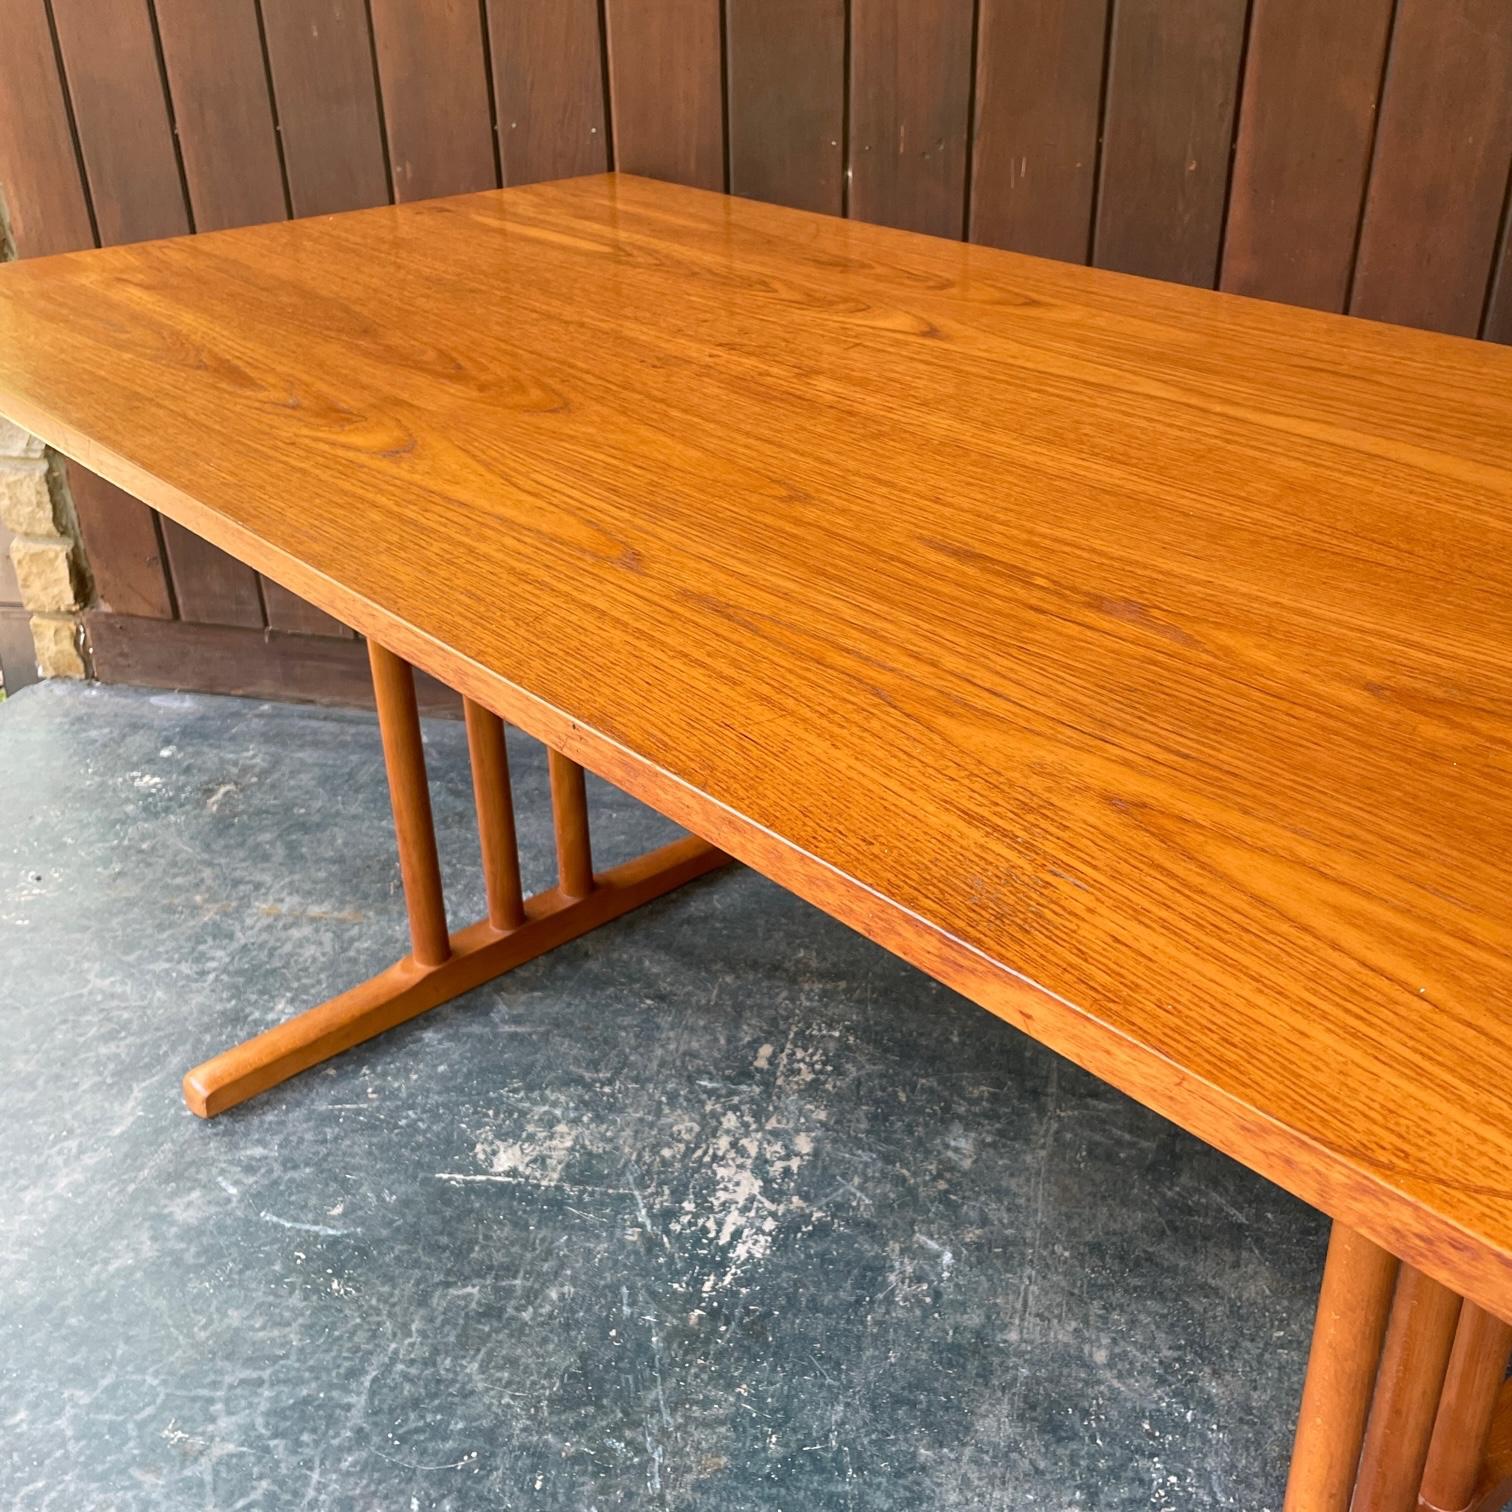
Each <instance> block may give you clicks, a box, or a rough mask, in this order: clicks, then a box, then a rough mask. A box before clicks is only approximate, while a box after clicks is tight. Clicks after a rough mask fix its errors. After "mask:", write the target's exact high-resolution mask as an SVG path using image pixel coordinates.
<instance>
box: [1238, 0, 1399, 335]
mask: <svg viewBox="0 0 1512 1512" xmlns="http://www.w3.org/2000/svg"><path fill="white" fill-rule="evenodd" d="M1392 5H1393V0H1334V3H1333V4H1330V5H1324V6H1319V5H1316V4H1314V3H1313V0H1256V4H1255V13H1254V20H1253V21H1252V23H1251V29H1250V43H1249V54H1248V61H1247V63H1246V66H1245V80H1244V103H1243V107H1242V109H1241V112H1240V120H1239V134H1238V144H1237V148H1236V152H1235V158H1234V182H1233V189H1232V192H1231V194H1230V197H1229V218H1228V231H1227V235H1226V238H1225V241H1224V253H1223V274H1222V280H1221V282H1222V286H1223V287H1224V288H1225V289H1231V290H1233V291H1234V292H1235V293H1238V294H1253V295H1255V296H1257V297H1259V298H1262V299H1276V300H1281V301H1282V302H1283V303H1286V304H1299V305H1310V306H1312V307H1313V308H1314V309H1318V310H1342V309H1343V308H1344V304H1345V301H1346V300H1347V299H1348V297H1349V280H1350V276H1351V274H1352V272H1353V267H1354V249H1355V237H1356V233H1357V231H1358V228H1359V223H1360V214H1361V211H1362V209H1363V207H1364V201H1365V178H1366V174H1367V173H1368V172H1369V169H1370V152H1371V144H1372V142H1373V140H1374V137H1375V120H1376V96H1377V94H1378V92H1379V90H1380V87H1381V68H1382V64H1383V62H1384V59H1385V52H1386V39H1387V36H1388V35H1389V33H1390V30H1391V13H1392Z"/></svg>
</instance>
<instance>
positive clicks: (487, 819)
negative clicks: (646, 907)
mask: <svg viewBox="0 0 1512 1512" xmlns="http://www.w3.org/2000/svg"><path fill="white" fill-rule="evenodd" d="M370 651H371V658H372V664H373V687H374V692H375V695H376V698H377V705H378V723H379V728H380V731H381V733H382V737H383V751H384V760H385V763H386V765H387V768H388V777H389V793H390V798H391V800H392V802H393V808H394V830H395V837H396V840H397V842H398V847H399V862H400V872H401V875H402V877H403V881H404V897H405V904H406V907H407V909H408V913H409V921H410V941H411V951H410V954H409V955H407V956H405V957H404V958H403V959H402V960H400V961H397V962H395V964H394V965H392V966H390V967H389V968H388V969H387V970H386V971H381V972H379V973H378V975H377V976H375V977H370V978H369V979H368V980H367V981H365V982H362V983H359V984H358V985H357V986H355V987H352V988H350V989H348V990H347V991H346V992H343V993H341V994H340V995H339V996H337V997H334V998H331V999H329V1000H328V1001H326V1002H324V1003H322V1004H320V1005H319V1006H318V1007H316V1008H311V1009H309V1010H307V1011H306V1012H304V1013H301V1014H299V1015H297V1016H296V1017H294V1018H292V1019H289V1020H287V1021H286V1022H284V1023H282V1024H279V1025H277V1026H275V1027H274V1028H272V1029H269V1030H266V1031H265V1032H264V1033H262V1034H259V1035H255V1036H254V1037H253V1038H252V1039H249V1040H246V1041H244V1042H243V1043H242V1044H240V1045H236V1046H233V1047H232V1048H231V1049H229V1050H225V1051H222V1052H221V1054H219V1055H217V1056H214V1057H213V1058H212V1059H210V1060H207V1061H205V1062H204V1063H203V1064H202V1065H199V1066H196V1067H195V1068H194V1069H193V1070H192V1071H190V1072H189V1074H188V1075H187V1076H185V1078H184V1100H185V1101H186V1102H187V1103H188V1105H189V1107H190V1109H191V1110H192V1111H193V1112H195V1113H197V1114H199V1116H200V1117H201V1118H213V1117H214V1116H215V1115H216V1114H217V1113H223V1112H225V1111H226V1109H228V1108H233V1107H235V1106H236V1105H237V1104H238V1103H241V1102H245V1101H246V1100H247V1099H248V1098H249V1097H255V1096H256V1095H257V1094H258V1093H259V1092H264V1091H266V1090H267V1089H268V1088H269V1087H273V1086H277V1085H278V1083H280V1082H283V1081H287V1080H288V1079H289V1078H290V1077H291V1076H294V1075H296V1074H297V1073H298V1072H300V1071H303V1070H306V1069H307V1068H308V1067H310V1066H313V1065H317V1064H318V1063H319V1062H321V1061H323V1060H328V1059H329V1058H330V1057H331V1056H333V1055H337V1054H339V1053H340V1052H341V1051H343V1050H348V1049H350V1048H351V1047H352V1046H353V1045H357V1044H361V1042H362V1041H363V1040H366V1039H371V1038H372V1037H373V1036H374V1035H376V1034H381V1033H382V1032H383V1031H384V1030H385V1029H391V1028H393V1027H394V1026H395V1025H396V1024H402V1023H403V1022H405V1020H407V1019H411V1018H414V1017H415V1016H416V1015H418V1014H421V1013H424V1012H425V1011H426V1010H427V1009H429V1008H435V1007H437V1006H438V1005H439V1004H441V1003H445V1002H449V1001H450V1000H451V999H452V998H454V997H457V996H459V995H460V994H461V993H464V992H468V991H470V990H471V989H472V988H474V987H478V986H481V985H482V984H483V983H484V982H486V981H489V980H490V979H491V978H493V977H496V976H498V975H500V973H502V972H505V971H508V970H510V969H511V968H512V967H515V966H519V965H522V964H523V963H524V962H526V961H529V960H533V959H534V958H535V957H536V956H539V955H542V954H544V953H545V952H546V951H548V950H551V949H553V948H554V947H555V946H557V945H562V944H565V943H566V942H567V941H569V940H573V939H576V938H577V937H578V936H579V935H582V934H586V933H587V932H588V931H589V930H591V929H596V928H597V927H598V926H599V925H600V924H605V923H607V922H608V921H609V920H611V919H616V918H618V917H619V916H620V915H621V914H625V913H628V912H630V910H631V909H634V908H639V907H640V905H641V904H643V903H648V902H650V901H651V899H653V898H657V897H660V896H661V895H662V894H663V893H667V892H670V891H672V889H673V888H676V887H680V886H682V884H683V883H684V882H690V881H692V880H693V878H695V877H699V876H702V875H703V874H704V873H705V872H709V871H712V870H714V869H715V868H716V867H719V866H723V865H725V864H726V863H727V862H728V861H729V859H730V858H729V857H728V856H726V855H725V854H724V852H723V851H720V850H718V849H716V848H715V847H714V846H712V845H709V844H708V843H706V842H705V841H703V840H699V839H697V838H695V837H693V836H689V837H688V838H686V839H683V840H677V841H674V842H673V843H672V844H670V845H665V846H662V847H661V848H660V849H659V850H655V851H652V852H650V853H649V854H647V855H644V856H638V857H637V858H636V859H635V860H633V861H629V862H626V863H625V864H624V865H622V866H616V867H613V868H611V869H609V870H608V871H604V872H600V873H597V874H595V873H594V871H593V869H592V865H593V863H592V855H591V850H590V846H589V837H588V812H587V804H586V801H585V799H584V786H583V772H582V769H581V768H580V767H578V766H577V765H576V763H574V762H572V761H569V760H567V758H565V757H562V756H560V755H559V754H558V753H557V752H555V751H553V752H552V753H551V755H552V769H551V775H552V798H553V813H554V820H555V826H556V835H557V855H558V863H559V872H560V880H559V882H558V885H557V886H556V887H553V888H549V889H548V890H547V891H545V892H542V893H537V894H536V896H535V897H533V898H529V899H526V900H524V901H521V899H520V895H519V894H520V887H519V860H518V854H517V851H516V846H515V835H514V810H513V804H512V800H511V798H510V794H509V787H508V781H509V767H508V763H507V759H506V757H505V754H504V739H503V726H502V724H501V723H500V721H499V720H498V719H497V717H496V716H495V715H493V714H492V713H490V712H489V711H488V710H486V709H483V708H482V707H480V706H479V705H476V704H473V703H472V702H471V701H465V705H466V715H467V730H468V750H469V754H470V757H471V760H472V764H473V790H474V796H475V798H476V800H477V806H478V833H479V840H480V850H481V852H482V861H483V873H484V881H485V885H486V888H487V893H488V917H487V918H486V919H480V920H479V921H478V922H477V923H475V924H471V925H469V926H468V927H467V928H465V929H463V930H461V931H459V932H458V933H456V934H450V933H449V932H448V929H447V921H446V906H445V901H444V898H443V894H442V890H441V871H440V866H439V864H438V862H437V859H436V837H435V830H434V827H433V824H432V821H431V809H430V794H429V789H428V787H427V784H426V777H425V757H424V748H423V746H422V744H421V739H420V721H419V716H418V713H417V711H416V707H415V693H414V674H413V671H412V669H411V668H410V666H409V664H408V663H407V662H404V661H402V660H401V659H400V658H398V657H397V656H395V655H393V653H392V652H390V651H387V650H385V649H384V648H382V647H381V646H378V645H377V644H375V643H373V644H370Z"/></svg>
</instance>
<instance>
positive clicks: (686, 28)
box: [606, 0, 725, 189]
mask: <svg viewBox="0 0 1512 1512" xmlns="http://www.w3.org/2000/svg"><path fill="white" fill-rule="evenodd" d="M719 6H720V0H656V3H655V4H653V5H648V4H646V3H645V0H607V7H606V15H607V20H608V32H609V82H610V90H609V93H610V99H611V101H612V106H613V112H614V158H615V164H616V166H617V167H619V168H622V169H623V170H624V171H625V172H626V173H644V174H646V175H647V176H648V177H650V178H659V179H670V180H671V181H672V182H673V183H678V184H692V185H694V186H695V187H696V188H700V189H723V188H724V186H725V139H724V99H723V82H722V78H721V63H720V9H719Z"/></svg>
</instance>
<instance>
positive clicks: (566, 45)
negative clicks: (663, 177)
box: [488, 0, 609, 184]
mask: <svg viewBox="0 0 1512 1512" xmlns="http://www.w3.org/2000/svg"><path fill="white" fill-rule="evenodd" d="M488 33H489V36H490V38H491V39H492V47H491V48H490V55H491V57H492V59H493V74H494V102H495V108H496V110H497V112H498V129H499V149H500V151H501V153H502V154H503V159H504V182H505V183H506V184H535V183H539V182H540V181H541V180H542V179H554V178H573V177H575V176H576V175H578V174H580V173H602V172H603V171H604V169H605V168H607V167H608V166H609V160H608V146H609V144H608V133H607V131H606V130H605V125H604V59H603V56H602V53H601V49H600V37H599V14H598V3H597V0H488Z"/></svg>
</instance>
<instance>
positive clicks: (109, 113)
mask: <svg viewBox="0 0 1512 1512" xmlns="http://www.w3.org/2000/svg"><path fill="white" fill-rule="evenodd" d="M53 18H54V23H55V25H56V27H57V35H58V52H59V54H60V56H61V58H62V62H63V72H64V75H65V77H66V79H67V83H68V89H69V95H70V98H71V99H72V101H73V107H74V120H75V123H76V126H77V130H78V140H79V151H80V154H81V155H82V157H83V159H84V164H85V169H86V172H87V173H88V175H89V183H90V192H91V198H92V200H93V203H94V209H95V218H96V221H97V222H98V225H99V233H100V241H101V242H102V243H104V244H105V245H111V244H113V243H116V242H127V241H143V240H146V239H148V238H150V237H157V236H180V235H182V234H183V233H184V232H186V231H187V230H188V229H189V215H188V211H187V209H186V208H185V205H184V190H183V184H182V182H181V181H180V178H179V169H178V157H177V154H176V152H175V150H174V145H173V128H172V125H171V123H170V121H169V119H168V105H167V101H166V100H165V98H164V96H163V85H162V76H161V73H160V71H159V67H158V56H157V43H156V41H155V40H154V38H153V34H152V18H151V16H150V15H149V14H148V11H147V3H146V0H121V3H119V4H115V5H107V6H100V5H98V4H96V3H95V0H53ZM64 473H65V476H66V478H67V480H68V488H69V492H70V494H71V495H72V496H73V503H74V513H75V515H76V516H77V518H78V521H79V531H80V534H81V535H82V536H83V539H84V549H85V552H86V554H87V555H88V558H89V566H90V573H91V575H92V577H93V578H94V585H95V592H96V594H97V595H98V596H99V599H100V601H101V602H102V603H103V604H106V605H108V606H109V607H111V608H112V609H115V610H118V611H119V612H120V613H122V614H136V615H144V616H148V617H150V618H153V619H172V617H173V598H172V595H171V593H170V591H169V586H168V574H167V566H166V564H165V562H164V560H163V548H162V542H161V540H160V538H159V535H158V525H157V522H156V518H155V516H154V515H153V513H152V511H151V510H150V509H148V508H147V507H146V505H144V504H142V503H141V502H140V501H138V500H136V499H133V498H132V497H131V496H130V495H129V494H126V493H123V492H122V491H121V490H120V489H119V488H116V487H114V486H113V485H111V484H109V483H107V482H106V481H105V480H104V479H103V478H100V477H97V476H96V475H95V474H94V473H91V472H89V471H88V470H87V469H86V468H83V467H80V466H79V464H78V463H77V462H72V461H70V462H67V463H65V464H64Z"/></svg>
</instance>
